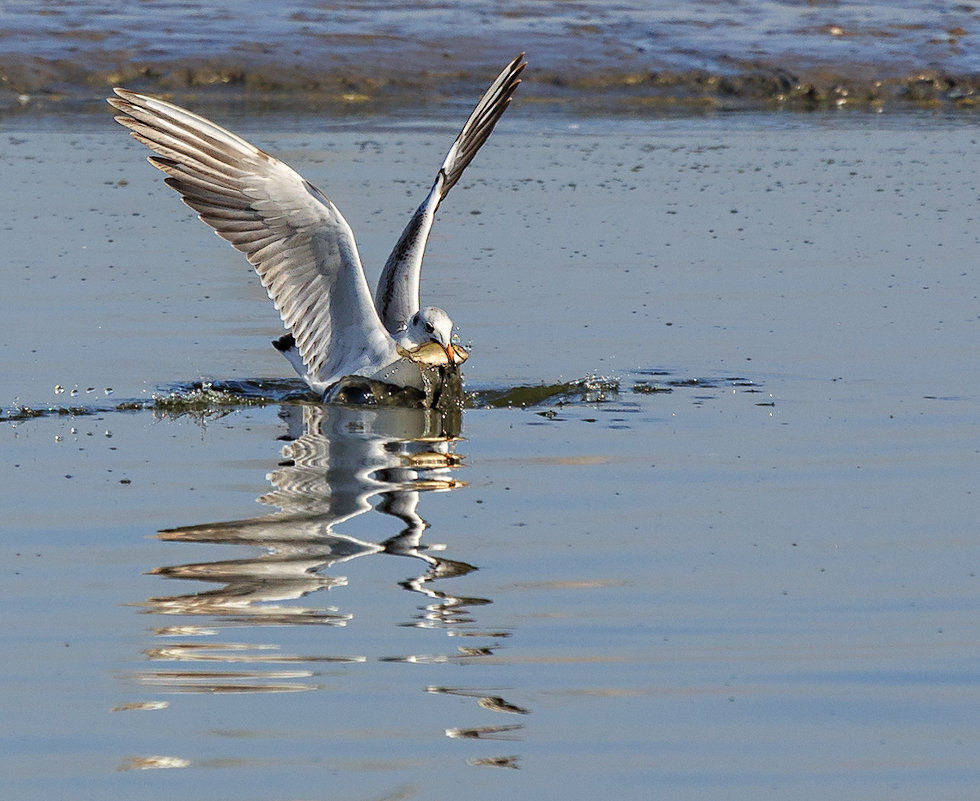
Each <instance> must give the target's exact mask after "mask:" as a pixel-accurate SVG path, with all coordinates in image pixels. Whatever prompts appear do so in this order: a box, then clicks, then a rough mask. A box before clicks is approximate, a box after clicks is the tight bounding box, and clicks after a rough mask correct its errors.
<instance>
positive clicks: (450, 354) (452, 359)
mask: <svg viewBox="0 0 980 801" xmlns="http://www.w3.org/2000/svg"><path fill="white" fill-rule="evenodd" d="M446 358H448V359H449V363H450V364H452V365H455V364H456V349H455V348H453V345H452V343H449V344H448V345H446Z"/></svg>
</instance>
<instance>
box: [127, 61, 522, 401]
mask: <svg viewBox="0 0 980 801" xmlns="http://www.w3.org/2000/svg"><path fill="white" fill-rule="evenodd" d="M525 66H526V64H525V62H524V60H523V54H521V55H520V56H518V57H517V58H515V59H514V60H513V61H511V63H510V64H508V65H507V66H506V67H505V68H504V70H503V71H502V72H501V73H500V75H499V76H498V77H497V79H496V80H495V81H494V82H493V84H492V85H491V86H490V88H489V89H487V91H486V93H484V95H483V97H482V98H481V99H480V101H479V103H477V105H476V108H475V109H474V110H473V112H472V114H470V117H469V118H468V119H467V121H466V124H465V125H464V126H463V129H462V131H461V132H460V134H459V136H458V137H457V139H456V141H455V142H454V143H453V146H452V147H451V148H450V150H449V153H448V155H447V156H446V158H445V160H444V161H443V163H442V166H441V167H440V168H439V172H438V174H437V175H436V180H435V182H434V183H433V185H432V189H431V190H430V192H429V194H428V196H427V197H426V199H425V201H424V202H423V203H422V205H421V206H419V208H418V210H417V211H416V212H415V214H414V215H413V217H412V219H411V221H410V222H409V224H408V226H407V227H406V228H405V230H404V231H403V232H402V235H401V237H400V238H399V240H398V243H397V244H396V245H395V248H394V250H393V251H392V254H391V256H390V257H389V258H388V261H387V263H386V264H385V267H384V270H383V271H382V274H381V278H380V280H379V282H378V287H377V291H376V292H375V295H374V297H373V298H372V296H371V292H370V290H369V289H368V284H367V279H366V278H365V276H364V270H363V267H362V266H361V259H360V256H359V255H358V252H357V244H356V243H355V241H354V234H353V232H352V231H351V228H350V226H349V225H348V224H347V221H346V220H345V219H344V218H343V216H342V215H341V213H340V211H339V210H338V209H337V207H336V206H335V205H334V204H333V203H332V202H331V201H330V200H329V199H328V198H327V197H326V195H324V194H323V193H322V192H320V190H318V189H317V188H316V187H314V186H313V185H312V184H310V183H309V182H308V181H306V180H305V179H304V178H303V177H302V176H301V175H299V174H298V173H297V172H295V171H294V170H293V169H292V168H290V167H289V166H287V165H286V164H284V163H283V162H281V161H279V160H278V159H276V158H273V157H272V156H270V155H268V154H267V153H265V152H263V151H262V150H259V149H258V148H257V147H255V146H253V145H251V144H249V143H248V142H246V141H245V140H244V139H242V138H240V137H238V136H236V135H235V134H233V133H231V132H230V131H227V130H225V129H224V128H222V127H220V126H218V125H215V124H214V123H213V122H210V121H209V120H206V119H204V118H203V117H200V116H198V115H196V114H193V113H192V112H190V111H187V110H185V109H182V108H180V107H179V106H175V105H173V104H172V103H168V102H166V101H163V100H159V99H157V98H153V97H149V96H147V95H141V94H138V93H136V92H130V91H128V90H126V89H116V90H115V93H116V95H118V97H113V98H109V103H110V104H111V105H112V106H113V107H115V108H116V109H117V110H119V111H120V112H122V114H121V115H120V116H118V117H116V120H117V121H118V122H120V123H121V124H122V125H125V126H126V127H127V128H130V129H131V131H132V135H133V136H134V137H135V138H136V139H138V140H139V141H141V142H143V143H144V144H145V145H147V146H148V147H149V148H150V149H151V150H153V151H154V152H155V153H156V154H157V155H155V156H151V157H150V158H149V161H150V163H151V164H153V165H154V166H155V167H157V168H158V169H160V170H162V171H163V172H165V173H166V174H167V176H168V177H167V179H166V182H167V184H168V185H169V186H171V187H172V188H174V189H175V190H177V191H178V192H179V193H180V195H181V198H182V199H183V201H184V203H186V204H187V205H188V206H190V207H191V208H192V209H194V210H195V211H197V212H198V214H199V216H200V218H201V220H203V221H204V222H205V223H207V224H208V225H210V226H211V227H212V228H213V229H214V231H215V233H217V234H218V236H220V237H222V238H223V239H226V240H227V241H228V242H230V243H231V244H232V245H233V246H234V247H235V248H237V249H238V250H240V251H242V252H243V253H244V254H245V256H246V257H247V258H248V260H249V262H251V264H252V266H253V267H255V270H256V272H257V273H258V274H259V277H260V278H261V280H262V284H263V285H264V286H265V288H266V290H267V291H268V293H269V297H270V298H271V299H272V301H273V302H274V303H275V305H276V308H277V309H278V310H279V314H280V316H281V318H282V321H283V323H284V324H285V326H286V328H287V329H288V331H289V333H288V334H286V335H285V336H283V337H281V338H280V339H279V340H277V341H276V342H275V343H274V344H275V346H276V348H277V349H279V350H280V351H281V352H282V353H283V354H284V355H285V356H286V358H287V359H288V360H289V362H290V364H292V365H293V367H294V368H295V369H296V371H297V372H298V373H299V374H300V375H301V376H302V377H303V379H304V380H305V381H306V383H307V384H308V385H309V386H310V387H311V389H313V390H314V391H316V392H317V393H321V394H324V393H326V392H328V391H329V389H330V388H331V387H333V386H334V385H336V384H337V382H338V381H340V380H341V379H342V378H345V377H347V376H362V377H365V378H371V379H374V380H378V381H381V382H383V383H394V384H395V385H398V386H408V385H414V382H415V381H418V380H419V379H418V377H417V376H418V374H419V371H418V370H417V369H416V370H414V371H412V370H404V369H401V368H402V367H403V365H401V364H400V362H405V361H408V362H409V363H410V361H411V360H410V355H409V357H408V359H406V353H408V352H411V351H412V350H414V349H417V348H420V347H421V346H423V345H425V344H427V343H429V342H436V343H438V344H439V345H441V346H442V348H444V349H445V352H446V360H447V363H449V364H454V363H456V361H457V359H459V360H462V358H465V353H464V352H462V351H460V349H458V348H457V347H456V346H454V345H453V344H452V320H450V318H449V315H448V314H446V313H445V312H444V311H442V309H438V308H435V307H426V308H421V307H420V297H419V294H420V293H419V289H420V278H421V270H422V258H423V256H424V254H425V244H426V241H427V239H428V236H429V231H430V229H431V227H432V222H433V219H434V217H435V213H436V209H437V208H438V207H439V204H440V203H441V202H442V199H443V198H444V197H445V196H446V195H447V194H448V192H449V190H450V189H451V188H452V187H453V186H454V185H455V184H456V182H457V181H458V180H459V177H460V175H462V173H463V170H465V169H466V167H467V165H468V164H469V163H470V161H472V159H473V156H474V155H475V154H476V152H477V151H478V150H479V148H480V146H481V145H482V144H483V143H484V142H485V141H486V139H487V137H488V136H489V135H490V132H491V131H492V130H493V127H494V125H495V124H496V123H497V120H499V119H500V116H501V115H502V114H503V113H504V111H505V110H506V108H507V106H508V104H509V103H510V100H511V97H512V96H513V94H514V91H515V90H516V89H517V86H518V85H519V84H520V74H521V72H523V70H524V67H525Z"/></svg>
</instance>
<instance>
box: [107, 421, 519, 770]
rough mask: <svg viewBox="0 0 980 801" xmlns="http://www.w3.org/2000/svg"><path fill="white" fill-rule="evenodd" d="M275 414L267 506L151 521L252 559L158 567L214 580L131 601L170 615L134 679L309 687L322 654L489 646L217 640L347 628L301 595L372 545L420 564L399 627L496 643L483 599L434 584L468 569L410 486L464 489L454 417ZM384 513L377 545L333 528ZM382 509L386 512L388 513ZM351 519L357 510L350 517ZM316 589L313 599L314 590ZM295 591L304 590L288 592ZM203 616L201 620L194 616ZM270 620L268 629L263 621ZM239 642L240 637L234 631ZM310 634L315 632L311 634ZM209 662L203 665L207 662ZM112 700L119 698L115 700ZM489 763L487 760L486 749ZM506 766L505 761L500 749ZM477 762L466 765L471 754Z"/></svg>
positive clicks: (498, 734) (244, 689)
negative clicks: (323, 650)
mask: <svg viewBox="0 0 980 801" xmlns="http://www.w3.org/2000/svg"><path fill="white" fill-rule="evenodd" d="M280 416H281V417H282V418H283V420H284V421H285V422H286V424H287V426H288V434H287V435H286V436H285V437H283V439H285V440H286V441H287V443H286V444H285V445H284V446H283V449H282V457H283V458H282V461H280V462H279V464H278V466H277V469H276V470H274V471H273V472H272V473H270V474H269V475H268V476H267V478H268V479H269V481H270V482H271V484H272V489H271V491H270V492H268V493H266V494H265V495H262V496H261V497H260V498H259V501H260V502H261V503H263V504H265V505H267V506H275V507H278V509H279V511H276V512H273V513H271V514H267V515H262V516H259V517H255V518H249V519H244V520H231V521H226V522H219V523H207V524H200V525H192V526H183V527H180V528H173V529H167V530H163V531H160V532H159V533H158V537H159V538H160V539H162V540H165V541H170V542H187V543H214V544H223V545H235V546H255V547H256V548H258V549H261V551H260V552H259V553H256V554H255V555H254V556H251V557H246V558H239V559H225V560H219V561H210V562H198V563H190V564H180V565H173V566H168V567H159V568H156V569H155V570H153V571H151V572H152V573H153V574H155V575H158V576H162V577H165V578H167V579H177V580H191V581H195V582H206V583H209V584H216V585H218V586H217V587H214V588H213V589H206V590H202V591H199V592H193V593H189V594H182V595H168V596H160V597H154V598H150V599H149V600H147V601H146V602H145V603H144V604H142V606H143V607H144V611H145V612H146V613H148V614H154V615H167V616H174V617H181V618H190V620H182V621H180V622H179V623H175V624H174V625H167V626H160V627H157V628H155V629H153V632H154V634H155V635H156V636H157V637H159V638H160V639H162V640H165V641H166V644H165V645H156V646H154V647H152V648H148V649H146V651H145V655H146V657H147V658H148V659H149V660H150V661H151V662H153V663H155V664H157V665H161V663H166V665H167V667H162V665H161V666H160V667H157V668H155V669H153V670H141V671H138V672H136V673H135V674H130V678H132V679H134V680H135V681H136V682H137V683H138V684H139V685H140V686H142V687H144V688H146V687H155V688H157V691H160V692H169V693H173V692H178V693H212V694H213V693H283V692H303V691H310V690H317V689H320V688H321V687H320V685H319V684H318V678H317V677H318V672H319V671H320V670H322V667H318V665H322V663H343V662H348V663H350V662H366V661H368V660H369V659H375V660H377V661H384V662H432V663H438V662H450V661H453V662H459V661H464V660H472V659H479V658H481V657H485V656H490V655H492V654H493V647H480V646H479V645H474V646H473V647H458V648H457V649H455V650H454V651H452V652H450V653H444V654H409V655H402V656H385V657H368V656H366V655H336V654H316V655H310V654H288V653H284V652H283V651H282V650H281V649H280V647H279V645H277V644H268V643H266V644H255V643H253V642H241V641H227V640H225V641H220V642H219V641H217V640H216V638H217V637H218V636H219V635H220V634H221V632H223V631H229V630H235V629H238V630H240V631H241V630H242V629H243V628H246V627H271V626H297V625H319V626H345V625H347V624H348V623H349V622H350V621H352V620H353V615H352V614H350V613H347V612H344V611H342V610H341V609H339V608H337V607H336V606H328V605H325V604H315V603H311V602H310V601H311V600H312V598H313V596H314V595H315V594H316V593H318V592H319V591H321V590H331V589H334V588H337V587H343V586H345V585H346V584H347V579H346V578H344V577H341V576H336V575H331V574H328V573H327V571H328V570H330V569H331V568H335V567H337V566H338V565H341V564H342V563H344V562H349V561H351V560H353V559H356V558H358V557H363V556H370V555H384V554H387V555H393V556H402V557H411V558H414V559H418V560H420V561H421V562H423V563H424V565H425V569H424V571H423V572H422V573H421V574H419V575H417V576H415V577H413V578H410V579H406V580H404V581H402V582H400V586H401V587H402V588H403V589H405V590H407V591H409V592H413V593H418V594H420V595H421V596H424V598H425V603H424V604H423V605H422V606H420V607H419V608H418V611H417V613H416V614H415V616H414V617H413V618H412V619H411V620H410V621H408V622H405V623H403V624H402V625H404V626H409V627H419V628H439V629H442V630H444V631H445V632H446V633H447V634H448V635H450V636H453V637H467V638H482V639H484V640H487V639H489V640H491V641H499V639H502V638H505V637H507V636H509V633H508V632H506V631H499V630H481V629H480V628H479V627H478V626H477V625H476V621H475V619H474V617H473V615H472V614H471V609H472V608H474V607H479V606H483V605H485V604H489V603H491V601H490V600H489V599H486V598H479V597H466V596H461V595H458V594H454V593H450V592H448V591H447V590H445V589H443V588H441V587H440V582H441V581H443V580H445V579H451V578H456V577H460V576H464V575H466V574H467V573H470V572H471V571H473V570H475V569H476V568H475V567H474V566H473V565H470V564H467V563H465V562H460V561H454V560H451V559H446V558H444V557H442V556H437V555H436V554H437V553H439V552H440V550H441V546H432V545H426V544H424V543H423V542H422V536H423V534H424V533H425V530H426V529H427V528H428V524H427V523H426V521H425V520H423V519H422V517H421V516H420V515H419V511H418V506H419V501H420V498H421V497H422V493H425V492H433V491H449V490H455V489H458V488H461V487H463V486H465V484H464V483H463V482H462V481H460V480H459V479H458V478H457V477H456V476H457V473H458V470H459V468H460V467H461V466H462V457H461V456H459V455H458V454H457V453H456V452H455V448H456V445H457V443H458V442H459V441H460V437H459V435H460V424H461V415H460V413H459V412H458V410H457V412H456V413H452V412H449V413H447V412H446V411H445V410H436V409H414V408H404V407H393V406H392V407H382V406H369V407H366V406H359V407H358V406H340V405H326V406H320V405H315V406H313V405H286V406H284V407H283V408H282V410H281V412H280ZM366 513H367V514H370V513H380V514H382V515H385V516H388V518H395V519H396V520H397V521H398V524H399V525H400V526H401V530H400V531H399V532H398V533H397V534H396V535H395V536H393V537H390V538H388V539H385V540H383V541H380V542H374V541H371V540H367V539H360V538H358V537H354V536H351V535H350V534H346V533H343V531H342V530H341V529H343V528H345V527H346V526H345V524H347V523H351V522H352V521H354V519H355V518H358V517H359V516H360V515H364V514H366ZM386 519H387V518H386ZM361 520H363V518H362V519H361ZM321 597H322V596H321ZM300 599H305V600H304V601H303V602H299V601H300ZM201 618H207V619H208V620H207V621H206V622H196V621H200V619H201ZM266 630H268V629H266ZM241 639H243V640H244V639H246V638H244V637H242V638H241ZM318 642H319V643H322V642H323V640H322V639H319V640H318ZM209 664H210V665H214V666H215V667H214V668H213V669H209V668H208V665H209ZM420 689H422V690H423V691H424V692H427V693H437V694H440V695H454V696H466V697H471V698H474V699H476V703H477V705H478V706H480V707H481V708H483V709H488V710H491V711H498V712H505V713H508V714H519V715H523V714H527V712H528V710H527V709H524V708H522V707H519V706H516V705H514V704H511V703H509V702H507V701H505V700H504V699H503V698H501V697H500V696H499V694H498V691H496V690H484V689H473V688H446V687H431V686H430V687H425V688H420ZM120 708H123V707H120ZM522 729H523V725H521V724H512V725H505V726H486V727H469V728H447V729H446V730H445V734H446V736H448V737H450V738H454V739H456V738H463V739H486V740H499V739H507V740H509V739H514V738H515V736H516V733H517V732H519V731H520V730H522ZM494 759H498V758H496V757H495V758H494ZM499 759H501V760H503V762H500V763H497V762H494V761H492V760H491V761H490V762H488V763H482V762H481V763H480V764H502V765H505V766H507V767H516V757H500V758H499ZM472 764H477V763H472Z"/></svg>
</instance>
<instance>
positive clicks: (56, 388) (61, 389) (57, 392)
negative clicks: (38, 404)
mask: <svg viewBox="0 0 980 801" xmlns="http://www.w3.org/2000/svg"><path fill="white" fill-rule="evenodd" d="M64 391H65V388H64V387H63V386H61V384H55V385H54V394H55V395H60V394H61V393H62V392H64Z"/></svg>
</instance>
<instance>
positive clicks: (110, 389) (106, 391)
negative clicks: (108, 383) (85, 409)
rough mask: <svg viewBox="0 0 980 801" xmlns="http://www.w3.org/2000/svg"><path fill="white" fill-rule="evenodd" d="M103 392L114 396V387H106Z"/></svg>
mask: <svg viewBox="0 0 980 801" xmlns="http://www.w3.org/2000/svg"><path fill="white" fill-rule="evenodd" d="M103 392H105V394H106V395H111V394H112V387H106V388H105V389H104V390H103Z"/></svg>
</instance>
